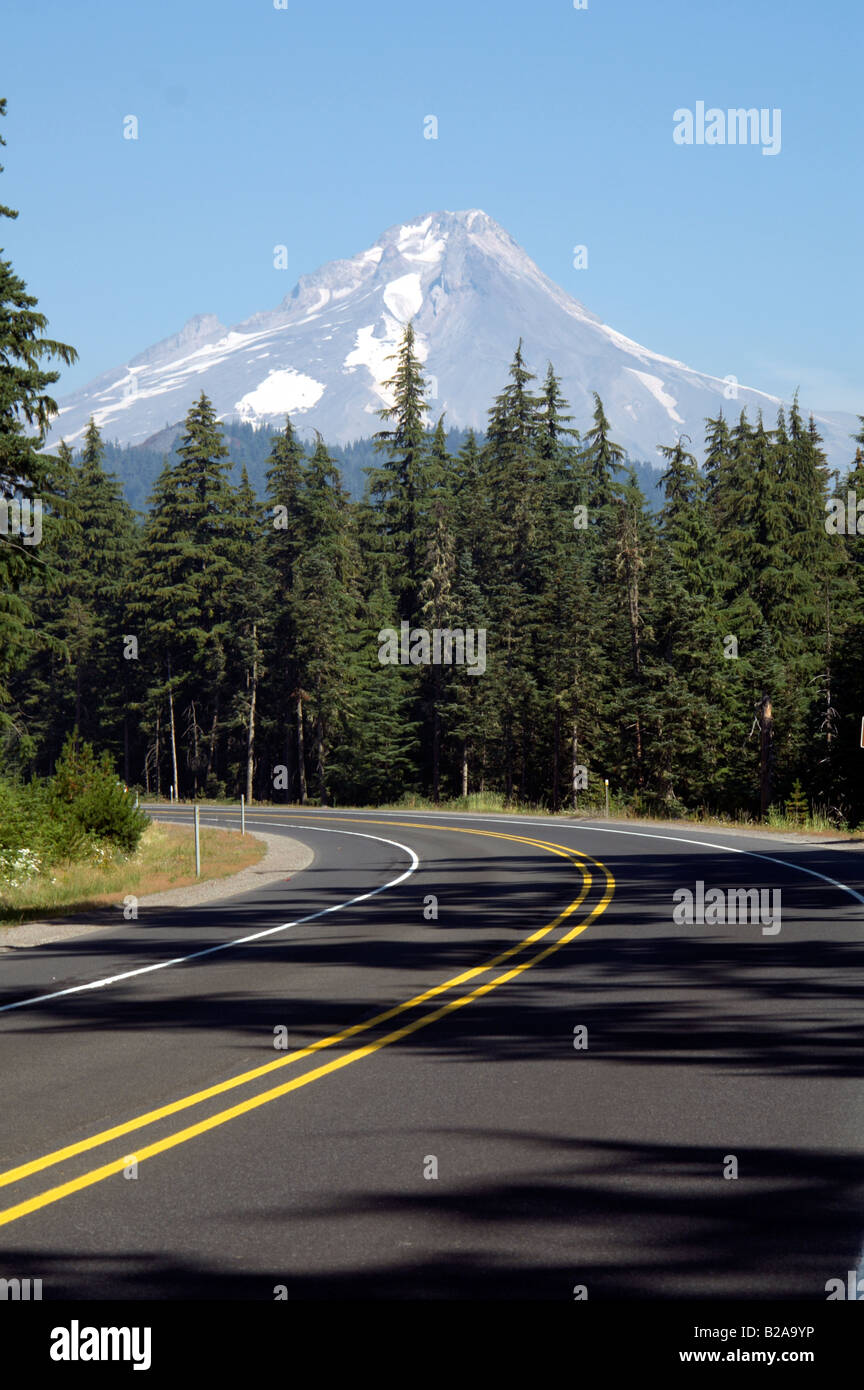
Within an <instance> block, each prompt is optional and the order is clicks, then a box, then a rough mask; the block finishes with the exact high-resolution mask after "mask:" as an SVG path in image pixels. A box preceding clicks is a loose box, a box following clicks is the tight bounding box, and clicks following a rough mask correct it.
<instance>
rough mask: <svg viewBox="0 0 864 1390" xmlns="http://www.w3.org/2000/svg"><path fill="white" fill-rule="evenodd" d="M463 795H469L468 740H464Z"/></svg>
mask: <svg viewBox="0 0 864 1390" xmlns="http://www.w3.org/2000/svg"><path fill="white" fill-rule="evenodd" d="M462 795H463V797H467V796H468V740H467V738H465V739H463V740H462Z"/></svg>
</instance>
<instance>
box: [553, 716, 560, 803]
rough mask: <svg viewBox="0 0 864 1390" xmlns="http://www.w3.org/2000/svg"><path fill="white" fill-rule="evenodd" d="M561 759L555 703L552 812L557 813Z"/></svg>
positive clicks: (558, 717) (558, 724)
mask: <svg viewBox="0 0 864 1390" xmlns="http://www.w3.org/2000/svg"><path fill="white" fill-rule="evenodd" d="M560 757H561V706H560V705H559V704H558V701H557V700H556V701H555V726H554V729H553V734H552V810H553V811H557V810H559V809H560V806H561V796H560V791H559V785H558V780H559V779H558V760H559V758H560Z"/></svg>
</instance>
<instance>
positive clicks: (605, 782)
mask: <svg viewBox="0 0 864 1390" xmlns="http://www.w3.org/2000/svg"><path fill="white" fill-rule="evenodd" d="M603 783H604V785H605V787H606V819H607V820H608V819H609V778H608V777H604V778H603Z"/></svg>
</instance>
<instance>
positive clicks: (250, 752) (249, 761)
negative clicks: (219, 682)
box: [246, 623, 258, 806]
mask: <svg viewBox="0 0 864 1390" xmlns="http://www.w3.org/2000/svg"><path fill="white" fill-rule="evenodd" d="M256 636H257V630H256V625H255V624H254V623H253V624H252V645H253V647H254V646H255V640H256ZM257 694H258V656H257V651H256V655H255V656H254V657H253V658H252V691H251V693H250V696H249V724H248V727H247V730H246V804H247V806H251V805H252V772H253V768H254V766H255V699H256V696H257Z"/></svg>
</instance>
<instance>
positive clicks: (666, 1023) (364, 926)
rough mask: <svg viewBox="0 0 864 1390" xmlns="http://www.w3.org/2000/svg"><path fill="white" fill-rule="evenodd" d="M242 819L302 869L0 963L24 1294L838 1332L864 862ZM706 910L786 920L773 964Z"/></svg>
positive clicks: (788, 850)
mask: <svg viewBox="0 0 864 1390" xmlns="http://www.w3.org/2000/svg"><path fill="white" fill-rule="evenodd" d="M156 814H170V815H171V816H172V817H173V818H176V817H177V815H178V812H177V811H176V810H174V811H173V812H170V813H169V812H168V810H167V808H166V809H165V810H164V811H160V812H157V813H156ZM179 814H186V815H188V814H189V812H188V811H186V812H183V811H181V812H180V813H179ZM249 819H250V822H256V823H260V824H261V825H262V827H263V828H266V829H268V830H270V831H272V832H275V833H284V834H287V835H290V836H291V837H292V838H294V839H298V840H301V841H303V842H304V843H306V844H308V845H310V846H311V848H312V849H313V850H314V853H315V859H314V861H313V863H312V864H311V866H310V867H309V868H307V869H305V870H303V871H302V872H300V873H298V874H296V875H295V876H293V877H292V878H291V879H290V880H287V881H285V882H284V883H280V884H278V885H276V886H275V887H270V888H267V889H263V890H260V891H259V892H257V893H255V894H252V895H248V896H244V897H241V898H234V899H229V900H226V901H225V902H221V903H217V904H209V905H208V906H206V907H201V908H196V909H187V910H184V911H182V912H178V911H177V910H176V909H174V910H172V911H168V910H165V909H163V910H161V911H160V910H157V909H147V910H146V911H142V912H141V915H140V918H139V920H138V921H137V922H130V923H118V926H117V927H116V928H111V929H109V930H107V931H102V932H100V933H98V934H94V935H92V936H88V937H79V938H77V939H74V940H71V941H67V942H63V943H55V944H52V945H49V946H43V947H40V948H38V949H35V950H26V951H25V950H16V951H5V952H3V953H0V1056H2V1067H0V1275H6V1276H12V1275H15V1276H17V1277H20V1278H26V1277H31V1278H41V1279H42V1281H43V1289H44V1293H43V1297H44V1298H45V1299H57V1298H91V1299H116V1298H132V1299H135V1298H148V1299H153V1298H179V1299H195V1298H232V1299H233V1298H244V1299H256V1300H273V1299H274V1297H282V1296H287V1297H288V1298H298V1297H299V1298H340V1299H341V1298H349V1299H350V1298H370V1297H372V1298H396V1299H405V1298H472V1299H477V1298H481V1299H497V1298H507V1299H510V1298H518V1299H526V1298H528V1299H563V1300H572V1299H573V1297H574V1290H576V1291H577V1294H578V1291H581V1290H584V1291H585V1293H586V1294H587V1296H588V1297H589V1298H591V1299H597V1298H599V1299H603V1298H634V1299H641V1298H658V1297H659V1298H668V1299H675V1298H692V1297H698V1298H721V1297H723V1298H736V1297H737V1298H743V1297H746V1298H783V1299H793V1298H804V1299H823V1300H824V1298H825V1286H826V1282H827V1281H828V1280H829V1279H835V1278H840V1279H843V1280H845V1279H846V1277H847V1272H848V1271H849V1270H850V1269H854V1268H856V1266H857V1265H858V1263H859V1261H860V1256H861V1248H862V1244H864V1165H862V1157H864V1100H862V1085H861V1070H862V1027H861V1013H860V999H861V989H862V984H864V944H862V928H864V857H862V855H861V854H859V853H858V852H857V851H839V850H836V849H835V850H831V849H828V848H826V847H824V846H820V845H818V844H805V843H795V844H792V843H789V842H782V841H780V840H779V839H778V838H764V839H760V838H756V837H752V836H750V835H747V836H744V835H732V834H727V835H724V834H720V833H718V832H714V831H712V832H705V833H701V832H694V831H691V830H689V829H681V830H668V829H662V828H656V829H654V828H651V827H636V826H632V827H630V826H628V827H625V826H623V825H622V824H621V823H615V824H614V825H612V824H600V823H590V824H589V823H585V822H570V821H562V820H551V819H549V820H544V819H536V818H519V817H518V816H486V817H483V816H478V817H466V816H462V815H459V816H456V815H446V814H438V813H428V814H426V813H417V812H405V813H397V812H360V811H342V812H332V813H331V812H322V811H301V810H298V809H289V810H282V809H267V810H261V811H256V812H253V813H251V814H250V817H249ZM202 820H203V821H204V822H205V823H211V824H220V825H225V824H236V823H237V820H238V816H237V815H236V814H234V813H230V812H227V811H225V810H222V811H212V812H211V811H207V812H202ZM699 882H702V883H704V884H705V885H706V890H707V889H708V888H721V889H723V890H730V889H747V888H757V889H765V890H775V889H779V890H780V892H781V894H782V926H781V930H780V931H779V932H776V933H767V932H764V931H763V930H762V925H761V924H760V923H759V922H756V923H743V924H740V925H734V926H731V925H715V924H711V925H706V924H699V923H696V924H694V925H686V924H679V923H677V922H676V921H674V920H673V905H674V903H673V895H674V894H675V893H676V892H678V891H679V890H681V889H685V888H688V889H690V890H691V891H693V892H695V891H696V885H697V883H699ZM736 1173H737V1176H736ZM862 1272H864V1271H862Z"/></svg>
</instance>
